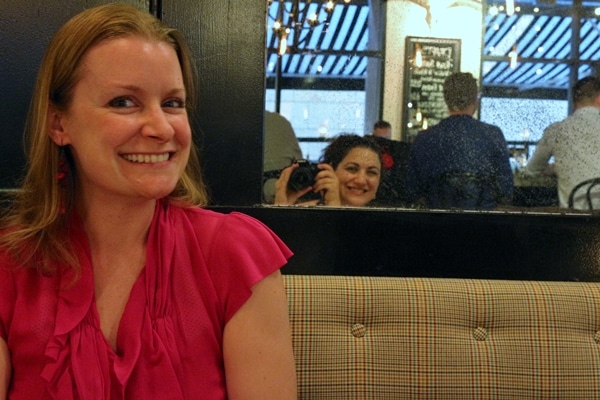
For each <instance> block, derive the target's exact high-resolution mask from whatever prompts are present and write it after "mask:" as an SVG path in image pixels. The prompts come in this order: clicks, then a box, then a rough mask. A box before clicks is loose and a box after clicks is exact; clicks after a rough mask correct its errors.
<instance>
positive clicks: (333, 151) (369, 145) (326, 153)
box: [321, 133, 383, 169]
mask: <svg viewBox="0 0 600 400" xmlns="http://www.w3.org/2000/svg"><path fill="white" fill-rule="evenodd" d="M356 147H360V148H365V149H369V150H373V151H374V152H375V153H377V155H378V157H379V162H380V163H381V164H383V160H382V158H381V147H380V146H379V144H378V143H377V141H376V140H375V139H373V137H372V136H359V135H356V134H353V133H342V134H340V135H338V136H337V137H336V138H335V139H334V140H333V141H332V142H331V143H329V145H328V146H327V147H326V148H325V149H324V150H323V156H322V157H321V162H324V163H327V164H329V165H331V166H332V167H333V169H337V167H338V165H339V164H340V163H341V162H342V160H343V159H344V157H346V156H347V155H348V153H349V152H350V150H352V149H354V148H356Z"/></svg>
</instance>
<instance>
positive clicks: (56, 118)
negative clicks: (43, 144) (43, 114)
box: [47, 104, 71, 146]
mask: <svg viewBox="0 0 600 400" xmlns="http://www.w3.org/2000/svg"><path fill="white" fill-rule="evenodd" d="M47 119H48V120H47V126H48V134H49V135H50V139H52V141H53V142H54V143H56V144H57V145H59V146H65V145H67V144H70V143H71V140H70V139H69V135H68V134H67V132H66V130H65V127H64V122H65V117H64V114H63V113H61V112H60V111H58V110H57V109H56V107H54V106H53V105H52V104H51V105H50V106H49V107H48V116H47Z"/></svg>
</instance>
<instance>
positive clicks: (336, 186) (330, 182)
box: [312, 163, 342, 206]
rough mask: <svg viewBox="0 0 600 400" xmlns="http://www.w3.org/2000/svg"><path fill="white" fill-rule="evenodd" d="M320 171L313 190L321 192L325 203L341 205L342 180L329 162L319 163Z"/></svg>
mask: <svg viewBox="0 0 600 400" xmlns="http://www.w3.org/2000/svg"><path fill="white" fill-rule="evenodd" d="M319 170H320V171H319V173H318V174H317V176H316V178H315V184H314V185H313V187H312V188H313V190H314V191H315V192H316V193H321V195H322V196H323V201H324V202H325V205H328V206H340V205H342V202H341V200H340V181H339V180H338V177H337V175H336V173H335V171H334V169H333V167H332V166H331V165H329V164H325V163H321V164H319Z"/></svg>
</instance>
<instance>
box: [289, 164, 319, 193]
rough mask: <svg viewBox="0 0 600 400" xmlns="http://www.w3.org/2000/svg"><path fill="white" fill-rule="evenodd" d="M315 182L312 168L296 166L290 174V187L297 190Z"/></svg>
mask: <svg viewBox="0 0 600 400" xmlns="http://www.w3.org/2000/svg"><path fill="white" fill-rule="evenodd" d="M313 182H314V176H313V173H312V170H311V169H310V168H306V167H300V168H296V169H295V170H294V171H293V172H292V174H291V175H290V180H289V181H288V189H290V190H293V191H295V192H297V191H298V190H302V189H304V188H306V187H308V186H310V185H312V184H313Z"/></svg>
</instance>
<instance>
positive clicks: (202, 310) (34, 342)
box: [0, 3, 296, 400]
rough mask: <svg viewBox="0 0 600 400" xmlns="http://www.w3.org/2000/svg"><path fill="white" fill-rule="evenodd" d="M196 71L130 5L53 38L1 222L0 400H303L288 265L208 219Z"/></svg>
mask: <svg viewBox="0 0 600 400" xmlns="http://www.w3.org/2000/svg"><path fill="white" fill-rule="evenodd" d="M191 63H192V55H191V52H190V50H189V48H188V46H187V45H186V42H185V41H184V39H183V36H182V35H181V34H180V33H179V31H177V30H175V29H173V28H170V27H168V26H166V25H165V24H163V23H162V22H161V21H159V20H158V19H157V18H155V17H154V16H152V15H151V14H149V13H147V12H145V11H142V10H139V9H137V8H134V7H132V6H127V5H123V4H120V3H110V4H107V5H103V6H97V7H93V8H90V9H86V10H85V11H82V12H81V13H79V14H77V15H75V16H74V17H72V18H71V19H69V20H68V21H67V22H66V23H65V24H64V25H63V26H62V27H61V28H60V29H59V30H58V32H57V33H56V34H55V35H54V36H53V38H52V40H51V43H50V45H49V46H48V49H47V51H46V53H45V55H44V58H43V60H42V63H41V66H40V68H39V75H38V80H37V82H36V86H35V90H34V92H33V98H32V107H31V109H30V114H29V124H28V125H27V138H28V139H29V140H30V143H29V147H28V161H29V162H28V164H27V172H26V175H25V177H24V179H23V182H22V185H21V188H20V189H19V190H18V191H15V192H14V196H13V198H12V199H11V205H10V207H9V208H8V209H7V210H5V213H4V214H3V215H2V218H1V219H0V232H1V234H0V397H7V398H10V399H29V398H35V399H66V398H79V399H82V400H84V399H88V400H89V399H95V398H98V397H99V396H100V397H102V398H111V399H115V400H118V399H128V398H155V397H159V398H166V397H168V398H173V399H180V400H183V399H188V398H195V397H198V398H211V399H226V398H241V397H242V396H243V397H244V398H248V399H256V400H258V399H265V398H277V399H290V400H291V399H295V396H296V383H295V371H294V359H293V353H292V347H291V338H290V331H289V322H288V316H287V302H286V298H285V293H284V288H283V284H282V279H281V274H280V272H279V269H280V268H281V267H282V266H283V265H284V264H285V263H286V261H287V259H288V258H289V257H290V256H291V252H290V250H289V249H288V248H287V247H286V245H285V244H284V243H283V242H282V241H281V240H280V239H279V238H278V237H277V236H276V235H275V234H274V233H273V232H271V231H270V230H269V229H268V228H267V227H266V226H264V225H263V224H261V223H260V222H258V221H256V220H255V219H253V218H251V217H249V216H246V215H243V214H241V213H235V214H229V215H226V214H223V213H217V212H214V211H209V210H206V209H203V208H201V207H200V206H202V205H205V204H206V202H207V198H206V193H205V185H204V181H203V180H202V178H201V177H200V175H199V173H198V167H199V165H198V159H197V157H196V153H195V151H196V147H195V146H193V145H192V135H191V127H190V124H189V119H188V112H187V111H188V110H187V108H186V107H189V106H190V105H192V104H194V101H193V99H194V95H193V93H194V89H195V86H194V85H195V84H194V76H193V74H192V73H191V71H192V70H193V67H192V64H191ZM32 320H35V321H36V324H38V329H31V325H30V322H31V321H32ZM71 344H76V346H75V347H76V348H74V347H72V346H71ZM198 376H201V378H200V379H198ZM8 377H10V379H8ZM149 382H154V383H156V382H159V384H153V383H150V384H149Z"/></svg>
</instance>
